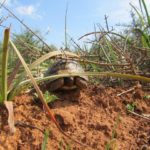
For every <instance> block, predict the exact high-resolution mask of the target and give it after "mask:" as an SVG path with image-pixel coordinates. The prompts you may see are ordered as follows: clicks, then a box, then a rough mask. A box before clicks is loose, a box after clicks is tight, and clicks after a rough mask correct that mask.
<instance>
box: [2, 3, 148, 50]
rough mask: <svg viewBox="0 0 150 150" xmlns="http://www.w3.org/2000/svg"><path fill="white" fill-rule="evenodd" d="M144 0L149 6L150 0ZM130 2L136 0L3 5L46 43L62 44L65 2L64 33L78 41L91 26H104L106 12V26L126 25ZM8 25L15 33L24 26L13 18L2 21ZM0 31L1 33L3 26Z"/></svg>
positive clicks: (128, 17)
mask: <svg viewBox="0 0 150 150" xmlns="http://www.w3.org/2000/svg"><path fill="white" fill-rule="evenodd" d="M145 1H146V3H147V7H148V8H150V0H145ZM0 2H3V0H0ZM130 2H131V3H132V4H134V5H135V6H137V7H138V0H6V3H5V5H6V6H7V7H8V8H9V9H10V10H11V11H13V12H14V13H15V14H16V15H17V17H19V18H20V19H21V20H22V21H23V22H24V23H25V24H26V25H27V26H29V27H30V28H31V29H32V30H40V31H41V33H42V36H43V40H44V41H46V42H47V43H48V44H54V45H56V46H57V47H61V46H62V45H63V43H64V39H65V38H64V37H65V36H64V33H65V32H64V26H65V11H66V6H67V5H68V13H67V33H68V34H69V35H70V36H71V37H72V38H73V39H74V40H75V41H77V42H78V38H79V37H80V36H82V35H84V34H86V33H88V32H92V31H94V25H97V24H99V25H101V26H103V27H105V20H104V16H105V15H107V16H108V22H109V25H110V26H114V27H115V28H117V27H116V24H119V23H121V24H123V23H125V24H128V23H129V22H130V21H131V20H130V10H131V6H130V5H129V3H130ZM0 15H1V17H4V16H7V15H8V12H7V11H5V10H4V9H2V8H1V9H0ZM1 17H0V18H1ZM10 24H11V30H12V31H13V32H15V33H19V32H21V31H22V30H23V29H24V27H23V26H22V25H21V24H20V23H18V22H17V21H16V20H15V19H13V18H12V17H9V18H8V19H7V20H6V21H5V22H4V23H3V25H5V26H9V25H10ZM0 28H1V27H0ZM0 34H1V35H2V34H3V29H1V30H0ZM1 37H2V36H1Z"/></svg>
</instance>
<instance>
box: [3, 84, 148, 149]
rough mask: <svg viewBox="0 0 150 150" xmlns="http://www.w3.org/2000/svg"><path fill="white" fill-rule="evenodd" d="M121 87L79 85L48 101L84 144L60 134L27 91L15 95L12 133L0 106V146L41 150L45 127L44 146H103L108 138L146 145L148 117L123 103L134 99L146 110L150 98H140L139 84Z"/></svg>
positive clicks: (123, 144) (114, 144)
mask: <svg viewBox="0 0 150 150" xmlns="http://www.w3.org/2000/svg"><path fill="white" fill-rule="evenodd" d="M125 90H127V89H122V88H105V87H102V86H99V87H97V86H89V88H88V89H86V90H83V91H78V90H76V91H70V92H64V91H59V92H57V93H56V94H57V96H58V97H59V100H57V101H56V102H54V103H53V104H51V105H50V107H51V109H52V111H53V113H54V115H55V117H56V119H57V120H58V122H59V124H60V126H61V127H62V129H63V130H64V132H65V133H67V134H69V135H70V136H71V137H72V138H74V139H77V140H79V141H80V142H82V143H84V144H87V145H89V147H82V146H80V145H78V144H77V143H74V142H72V141H71V140H70V139H68V138H66V137H64V136H63V135H62V134H61V133H60V132H59V130H58V129H57V127H56V126H55V125H54V123H53V122H52V121H51V120H50V119H48V117H47V116H46V115H45V112H44V110H43V107H42V105H41V103H40V102H39V101H37V100H34V99H33V97H32V96H31V95H27V94H22V95H19V96H17V97H16V98H15V101H14V111H15V121H16V122H17V123H16V133H15V135H10V134H9V132H8V126H7V120H6V119H7V111H6V109H5V108H4V107H2V106H1V107H0V150H7V149H8V150H40V149H41V145H42V142H43V137H44V135H43V131H44V130H49V131H50V135H49V140H48V144H47V150H58V149H67V146H68V147H71V149H73V150H103V149H105V147H106V145H108V143H109V145H111V149H113V148H118V150H138V149H139V150H141V149H142V150H148V149H150V121H148V120H146V119H144V118H141V117H138V116H135V115H133V114H130V113H129V112H127V109H126V105H127V104H130V103H135V105H136V108H135V112H137V113H139V114H150V100H148V99H143V97H144V95H147V93H146V92H144V91H142V90H137V91H136V92H135V93H134V92H130V93H126V94H124V95H122V96H121V97H117V94H118V93H121V92H123V91H125ZM118 120H119V121H118ZM35 127H36V128H35ZM112 136H113V137H114V139H112Z"/></svg>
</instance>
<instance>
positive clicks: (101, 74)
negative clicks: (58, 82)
mask: <svg viewBox="0 0 150 150" xmlns="http://www.w3.org/2000/svg"><path fill="white" fill-rule="evenodd" d="M71 76H99V77H117V78H123V79H130V80H138V81H143V82H150V78H147V77H143V76H138V75H131V74H121V73H112V72H85V73H68V74H59V75H52V76H48V77H44V78H36V79H35V80H36V82H37V84H39V83H41V82H44V81H47V80H53V79H57V78H62V77H71ZM31 85H32V84H31V80H30V79H29V80H26V81H23V82H21V83H20V84H19V85H18V86H17V87H15V88H14V89H13V90H12V91H11V92H10V93H9V99H12V98H13V96H14V95H16V93H19V92H20V91H21V90H22V89H26V88H28V87H30V86H31Z"/></svg>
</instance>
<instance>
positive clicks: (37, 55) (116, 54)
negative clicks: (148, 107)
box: [0, 0, 150, 150]
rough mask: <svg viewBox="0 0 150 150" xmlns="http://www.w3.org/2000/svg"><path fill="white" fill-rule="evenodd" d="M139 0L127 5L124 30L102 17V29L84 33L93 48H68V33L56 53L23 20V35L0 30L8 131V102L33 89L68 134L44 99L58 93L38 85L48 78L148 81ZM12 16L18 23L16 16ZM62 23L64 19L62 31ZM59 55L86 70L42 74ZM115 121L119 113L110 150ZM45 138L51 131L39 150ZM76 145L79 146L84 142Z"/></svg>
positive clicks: (0, 84) (0, 77) (146, 18)
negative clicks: (127, 21)
mask: <svg viewBox="0 0 150 150" xmlns="http://www.w3.org/2000/svg"><path fill="white" fill-rule="evenodd" d="M139 3H140V10H139V9H137V8H136V7H135V6H134V5H132V4H131V8H132V9H133V12H132V24H131V25H130V27H129V28H127V29H126V30H124V32H122V33H115V32H114V31H113V30H111V29H110V28H109V25H108V22H107V17H106V18H105V21H106V26H107V28H106V29H104V28H102V27H99V26H98V27H97V28H98V31H96V30H97V28H95V31H94V32H91V33H87V34H85V35H83V36H82V37H81V38H80V39H83V38H84V37H86V36H92V35H94V40H92V41H90V43H91V47H90V48H87V47H84V48H81V47H80V45H78V44H77V43H75V42H74V44H75V45H76V46H77V47H75V48H74V52H75V53H72V52H69V51H66V50H68V49H67V48H68V47H67V46H68V41H67V39H68V38H69V37H67V34H66V33H65V50H62V52H59V51H57V48H56V47H55V46H54V45H47V44H45V42H44V41H43V40H41V37H42V35H41V33H40V31H32V30H31V29H30V28H28V27H27V26H26V25H25V24H24V23H22V25H23V26H25V27H26V29H25V30H24V31H23V32H22V33H21V34H18V35H16V34H13V38H12V39H10V32H11V31H10V28H6V29H5V30H4V39H3V42H2V44H0V45H1V47H2V48H1V49H0V62H1V65H2V66H1V69H0V103H1V105H3V104H4V105H5V106H6V108H7V109H8V113H9V118H8V124H9V127H10V129H11V131H12V132H15V129H14V128H15V127H14V115H13V102H12V100H13V99H14V97H15V96H17V95H18V94H19V93H21V92H24V91H25V90H26V89H29V88H31V87H34V88H35V89H36V92H37V94H38V97H39V98H40V100H41V102H42V104H43V106H44V108H45V109H46V112H47V114H48V115H49V117H50V118H51V120H52V121H53V122H54V123H55V125H56V126H57V127H58V129H59V130H60V132H62V134H63V135H65V136H67V137H68V135H66V134H65V133H64V132H63V130H62V129H61V127H60V125H59V124H58V122H57V120H56V119H55V117H54V116H53V113H52V112H51V110H50V108H49V106H48V105H47V103H52V102H54V101H55V100H57V99H58V97H57V96H55V95H53V94H51V93H49V92H48V91H46V92H45V93H44V94H43V93H42V91H41V90H40V86H39V85H40V84H42V83H43V82H46V81H47V80H52V79H57V78H60V77H71V76H80V75H86V76H90V78H91V82H93V83H95V84H99V83H101V82H103V84H106V85H109V86H111V85H112V83H113V85H115V84H121V83H123V85H125V84H127V83H126V82H124V81H127V80H128V81H129V84H132V82H133V80H138V81H139V82H141V84H142V83H143V82H145V84H148V82H150V67H149V66H150V36H149V34H150V33H149V31H150V30H149V27H150V15H149V12H148V9H147V6H146V3H145V1H144V0H139ZM2 7H3V6H2ZM4 8H5V7H4ZM143 10H144V11H143ZM9 13H11V12H9ZM11 14H12V13H11ZM66 14H67V10H66ZM13 16H15V15H13ZM135 16H136V17H135ZM14 18H15V19H16V20H17V21H19V22H20V23H21V21H20V20H19V19H18V18H17V17H14ZM65 19H66V17H65ZM66 22H67V21H66V20H65V30H66ZM12 49H13V50H12ZM58 58H59V59H73V60H75V61H79V62H80V63H81V64H82V65H83V67H84V68H85V70H86V72H85V73H70V74H67V73H65V74H59V75H52V76H49V77H43V76H42V75H43V74H44V72H45V70H46V69H47V68H48V67H49V66H51V65H52V63H53V62H54V61H55V59H58ZM28 78H29V79H28ZM144 99H145V100H149V99H150V96H149V95H145V97H144ZM135 108H136V105H135V103H129V104H127V105H126V109H127V110H128V111H130V112H134V111H135ZM119 123H120V116H118V118H117V120H116V124H115V125H114V128H113V132H112V139H111V140H110V141H109V142H108V143H107V144H106V150H109V149H110V148H111V147H112V145H114V148H113V149H117V148H116V147H117V145H116V144H115V143H116V142H115V140H116V138H117V132H116V129H117V127H118V125H119ZM48 137H49V132H45V134H44V140H43V144H42V150H45V149H46V145H47V141H48ZM73 141H75V142H76V143H78V144H79V142H78V141H77V140H74V139H73ZM80 144H81V145H82V143H80ZM62 146H63V142H62V141H60V143H59V149H62ZM66 149H68V150H69V149H71V148H70V145H67V146H66Z"/></svg>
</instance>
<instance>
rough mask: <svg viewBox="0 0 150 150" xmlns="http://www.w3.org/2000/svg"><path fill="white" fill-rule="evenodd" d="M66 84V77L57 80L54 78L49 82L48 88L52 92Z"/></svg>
mask: <svg viewBox="0 0 150 150" xmlns="http://www.w3.org/2000/svg"><path fill="white" fill-rule="evenodd" d="M63 85H64V79H63V78H60V79H57V80H54V81H52V82H50V83H48V84H47V86H46V88H47V90H49V91H50V92H53V91H56V90H57V89H60V88H61V87H62V86H63Z"/></svg>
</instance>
